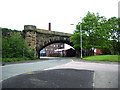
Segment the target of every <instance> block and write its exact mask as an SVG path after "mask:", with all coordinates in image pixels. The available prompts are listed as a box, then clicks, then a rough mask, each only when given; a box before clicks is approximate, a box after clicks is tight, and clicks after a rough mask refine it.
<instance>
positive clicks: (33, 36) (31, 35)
mask: <svg viewBox="0 0 120 90" xmlns="http://www.w3.org/2000/svg"><path fill="white" fill-rule="evenodd" d="M23 35H24V38H25V40H26V42H27V43H28V46H29V48H30V49H32V50H34V51H35V54H34V55H35V57H39V56H40V54H39V51H40V50H42V49H43V48H44V47H46V46H48V45H50V44H53V43H61V42H62V43H66V44H68V45H70V46H73V44H72V42H70V36H71V35H72V34H68V33H63V32H56V31H49V30H43V29H37V28H36V26H33V25H25V26H24V30H23Z"/></svg>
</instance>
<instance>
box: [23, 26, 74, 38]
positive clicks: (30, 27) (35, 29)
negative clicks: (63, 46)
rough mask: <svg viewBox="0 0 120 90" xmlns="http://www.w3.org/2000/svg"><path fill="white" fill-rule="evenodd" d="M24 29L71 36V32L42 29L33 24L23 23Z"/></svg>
mask: <svg viewBox="0 0 120 90" xmlns="http://www.w3.org/2000/svg"><path fill="white" fill-rule="evenodd" d="M24 30H33V31H36V32H39V33H44V34H53V35H60V36H69V37H70V36H71V35H72V34H70V33H64V32H57V31H49V30H44V29H38V28H36V26H34V25H25V26H24Z"/></svg>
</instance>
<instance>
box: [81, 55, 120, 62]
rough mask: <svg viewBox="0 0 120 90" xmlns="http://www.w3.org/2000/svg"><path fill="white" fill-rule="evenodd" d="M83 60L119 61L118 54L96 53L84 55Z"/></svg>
mask: <svg viewBox="0 0 120 90" xmlns="http://www.w3.org/2000/svg"><path fill="white" fill-rule="evenodd" d="M83 59H84V60H94V61H111V62H120V56H118V55H97V56H88V57H84V58H83Z"/></svg>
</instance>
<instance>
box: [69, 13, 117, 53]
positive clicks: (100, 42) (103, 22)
mask: <svg viewBox="0 0 120 90" xmlns="http://www.w3.org/2000/svg"><path fill="white" fill-rule="evenodd" d="M81 26H82V36H83V38H82V39H83V42H82V43H83V48H84V49H85V50H88V51H89V52H90V51H91V50H92V48H93V47H94V48H100V49H105V48H107V49H109V48H110V47H113V46H114V49H112V51H114V50H115V47H116V44H117V42H118V35H116V34H117V33H118V32H119V31H118V18H116V17H112V18H110V19H107V18H105V17H102V16H99V14H98V13H97V14H94V13H90V12H88V13H87V15H86V16H85V17H84V18H82V22H81ZM112 40H114V43H115V42H116V44H115V45H113V41H112ZM71 41H72V42H73V44H74V48H77V49H80V48H79V47H80V43H79V42H80V24H78V25H76V30H75V31H74V34H73V35H72V37H71Z"/></svg>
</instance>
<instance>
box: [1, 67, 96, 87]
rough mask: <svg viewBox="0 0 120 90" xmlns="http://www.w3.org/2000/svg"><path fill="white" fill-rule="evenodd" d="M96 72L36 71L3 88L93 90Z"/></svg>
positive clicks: (14, 78)
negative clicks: (85, 89) (79, 89)
mask: <svg viewBox="0 0 120 90" xmlns="http://www.w3.org/2000/svg"><path fill="white" fill-rule="evenodd" d="M93 75H94V71H90V70H78V69H53V70H45V71H35V72H29V73H25V74H21V75H18V76H15V77H11V78H9V79H6V80H4V81H3V82H2V87H3V88H93Z"/></svg>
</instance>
